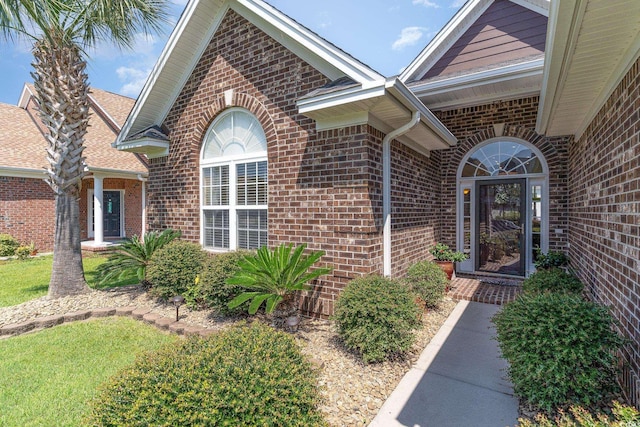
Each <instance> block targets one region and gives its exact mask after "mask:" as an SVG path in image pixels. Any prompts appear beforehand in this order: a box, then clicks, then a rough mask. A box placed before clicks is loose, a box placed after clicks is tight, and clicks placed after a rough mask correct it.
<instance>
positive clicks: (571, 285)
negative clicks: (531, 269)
mask: <svg viewBox="0 0 640 427" xmlns="http://www.w3.org/2000/svg"><path fill="white" fill-rule="evenodd" d="M582 288H584V285H583V284H582V282H581V281H580V279H578V278H577V277H575V276H574V275H572V274H570V273H566V272H565V271H564V270H561V269H559V268H557V267H555V268H551V269H548V270H539V271H536V272H535V273H533V274H532V275H531V276H529V277H528V278H526V279H525V280H524V282H522V290H523V291H525V292H528V293H538V292H548V291H550V292H572V293H576V294H580V293H581V292H582Z"/></svg>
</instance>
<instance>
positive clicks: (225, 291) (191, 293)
mask: <svg viewBox="0 0 640 427" xmlns="http://www.w3.org/2000/svg"><path fill="white" fill-rule="evenodd" d="M247 255H249V253H248V252H246V251H233V252H224V253H219V254H214V255H210V256H209V257H207V260H206V261H205V262H204V265H203V267H202V272H201V273H200V276H199V280H198V283H197V284H194V285H193V286H192V287H190V288H189V290H188V291H187V293H186V295H185V298H186V299H187V303H188V304H189V305H190V306H191V307H194V308H200V309H204V308H209V309H213V310H215V311H216V312H218V313H220V314H237V313H239V312H241V311H245V312H246V311H247V307H245V305H247V304H243V305H240V306H239V307H236V308H234V309H230V308H229V302H230V301H231V300H232V299H233V298H235V297H236V296H238V295H240V294H241V293H242V292H243V291H244V288H243V287H241V286H238V285H229V284H227V279H229V278H230V277H233V276H234V275H235V274H236V273H237V272H238V271H240V262H241V261H242V260H243V259H244V257H245V256H247Z"/></svg>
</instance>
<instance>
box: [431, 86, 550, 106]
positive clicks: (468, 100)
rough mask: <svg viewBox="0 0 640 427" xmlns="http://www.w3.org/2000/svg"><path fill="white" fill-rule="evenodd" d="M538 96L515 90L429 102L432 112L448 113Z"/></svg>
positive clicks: (535, 93) (537, 92) (526, 91)
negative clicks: (454, 110)
mask: <svg viewBox="0 0 640 427" xmlns="http://www.w3.org/2000/svg"><path fill="white" fill-rule="evenodd" d="M538 95H540V90H531V89H527V90H522V89H515V90H511V91H508V92H501V93H496V94H495V95H493V96H487V95H477V96H470V97H464V98H460V99H456V100H453V101H452V100H447V101H441V102H428V104H429V108H430V109H432V110H442V111H446V110H453V109H455V108H465V107H473V106H474V105H480V104H489V103H492V102H498V101H508V100H511V99H520V98H526V97H529V96H538Z"/></svg>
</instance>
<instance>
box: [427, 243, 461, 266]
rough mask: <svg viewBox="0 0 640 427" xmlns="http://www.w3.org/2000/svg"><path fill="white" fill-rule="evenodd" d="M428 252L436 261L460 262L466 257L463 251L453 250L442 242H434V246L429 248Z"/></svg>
mask: <svg viewBox="0 0 640 427" xmlns="http://www.w3.org/2000/svg"><path fill="white" fill-rule="evenodd" d="M430 252H431V255H433V258H434V259H435V260H436V261H452V262H462V261H464V260H465V259H467V256H466V255H465V254H464V253H462V252H457V251H453V250H451V248H449V246H448V245H445V244H444V243H436V244H435V246H434V247H432V248H431V250H430Z"/></svg>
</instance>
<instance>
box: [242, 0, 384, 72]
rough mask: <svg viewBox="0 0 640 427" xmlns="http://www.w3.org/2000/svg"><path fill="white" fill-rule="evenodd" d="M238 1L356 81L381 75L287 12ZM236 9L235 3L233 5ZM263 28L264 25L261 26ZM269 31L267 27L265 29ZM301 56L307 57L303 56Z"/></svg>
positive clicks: (253, 1)
mask: <svg viewBox="0 0 640 427" xmlns="http://www.w3.org/2000/svg"><path fill="white" fill-rule="evenodd" d="M237 3H238V5H242V6H244V7H245V8H246V9H247V10H249V11H251V12H253V14H255V15H256V16H257V17H259V18H262V19H263V20H264V21H266V23H267V24H268V25H270V26H271V27H273V28H275V29H276V30H278V31H281V32H283V33H285V34H286V35H288V36H289V37H290V38H291V39H293V40H294V41H296V42H297V43H299V44H300V45H301V46H302V47H304V48H305V49H308V50H310V51H311V52H312V53H314V54H315V55H318V56H319V57H320V58H322V59H323V60H324V61H326V62H328V63H329V64H331V65H332V66H333V67H335V68H337V69H339V70H341V71H342V72H343V73H344V74H345V75H347V76H349V77H351V78H352V79H354V80H355V81H357V82H358V83H362V84H366V83H372V82H375V81H378V80H380V79H382V78H384V77H383V76H382V75H381V74H379V73H378V72H376V71H375V70H373V69H371V68H370V67H368V66H367V65H365V64H363V63H362V62H360V61H358V60H357V59H355V58H353V57H352V56H351V55H349V54H347V53H346V52H344V51H342V50H341V49H339V48H337V47H336V46H335V45H333V44H331V43H329V42H327V41H326V40H325V39H323V38H322V37H320V36H319V35H317V34H315V33H313V32H312V31H310V30H309V29H307V28H305V27H303V26H302V25H301V24H299V23H298V22H296V21H294V20H293V19H291V18H289V17H288V16H287V15H285V14H283V13H282V12H280V11H278V10H277V9H275V8H273V7H272V6H270V5H269V4H267V3H265V2H263V1H261V0H237ZM233 8H234V9H235V7H233ZM263 30H264V29H263ZM265 32H267V33H269V32H270V31H268V30H267V31H265ZM302 58H303V59H306V58H305V57H304V56H302Z"/></svg>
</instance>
